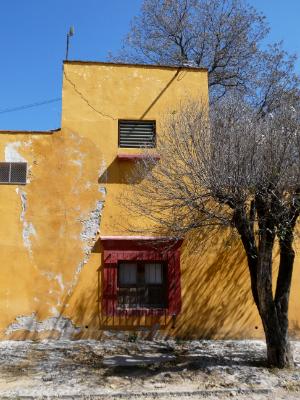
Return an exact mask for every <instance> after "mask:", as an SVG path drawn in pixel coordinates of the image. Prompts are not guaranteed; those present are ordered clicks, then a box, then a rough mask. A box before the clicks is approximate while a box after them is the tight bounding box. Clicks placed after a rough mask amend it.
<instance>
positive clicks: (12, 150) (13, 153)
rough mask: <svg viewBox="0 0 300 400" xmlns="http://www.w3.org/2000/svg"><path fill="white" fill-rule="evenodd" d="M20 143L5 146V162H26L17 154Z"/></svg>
mask: <svg viewBox="0 0 300 400" xmlns="http://www.w3.org/2000/svg"><path fill="white" fill-rule="evenodd" d="M21 144H22V143H21V142H12V143H8V144H7V145H6V146H5V150H4V154H5V161H7V162H27V160H26V159H25V158H24V157H22V156H21V154H20V153H19V152H18V148H19V147H21Z"/></svg>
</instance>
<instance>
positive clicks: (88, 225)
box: [68, 200, 104, 294]
mask: <svg viewBox="0 0 300 400" xmlns="http://www.w3.org/2000/svg"><path fill="white" fill-rule="evenodd" d="M103 205H104V201H102V200H97V202H96V207H95V208H94V209H93V210H92V211H91V212H90V213H89V215H88V218H85V219H84V218H80V219H79V221H80V222H81V224H82V231H81V233H80V240H81V242H82V243H83V245H84V247H83V249H84V257H83V259H82V260H81V261H80V262H79V264H78V265H77V267H76V270H75V273H74V277H73V282H72V284H71V286H70V288H69V290H68V294H70V293H71V291H72V288H73V287H74V285H75V284H76V282H77V279H78V275H79V274H80V272H81V271H82V269H83V267H84V265H85V264H87V262H88V260H89V258H90V255H91V252H92V249H93V246H94V244H95V242H96V237H97V235H98V233H99V228H100V221H101V215H102V209H103Z"/></svg>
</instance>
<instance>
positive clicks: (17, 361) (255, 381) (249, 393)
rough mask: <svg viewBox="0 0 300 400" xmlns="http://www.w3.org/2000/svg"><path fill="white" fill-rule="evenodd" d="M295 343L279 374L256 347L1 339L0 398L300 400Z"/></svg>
mask: <svg viewBox="0 0 300 400" xmlns="http://www.w3.org/2000/svg"><path fill="white" fill-rule="evenodd" d="M131 340H134V338H131ZM292 345H293V348H294V357H295V368H294V369H291V370H278V369H268V368H266V365H265V352H266V349H265V345H264V343H263V342H261V341H207V340H201V341H182V342H178V341H177V342H175V341H173V340H169V341H155V340H154V341H141V340H134V341H130V338H128V340H123V341H121V340H107V341H101V342H98V341H68V340H59V341H42V342H32V341H26V342H25V341H24V342H22V341H4V342H0V399H5V398H7V399H8V398H9V399H18V398H24V399H25V398H27V399H36V398H63V399H72V398H74V399H78V398H80V399H81V398H82V399H85V398H86V399H153V398H155V399H173V398H180V399H181V400H184V399H198V398H199V399H202V398H209V399H227V398H234V399H247V400H251V399H253V400H261V399H278V400H279V399H282V400H283V399H300V342H293V343H292Z"/></svg>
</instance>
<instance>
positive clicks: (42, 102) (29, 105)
mask: <svg viewBox="0 0 300 400" xmlns="http://www.w3.org/2000/svg"><path fill="white" fill-rule="evenodd" d="M58 101H61V97H57V98H56V99H50V100H44V101H39V102H36V103H32V104H25V105H23V106H18V107H13V108H5V109H4V110H0V114H4V113H10V112H14V111H20V110H26V109H27V108H34V107H39V106H43V105H45V104H50V103H56V102H58Z"/></svg>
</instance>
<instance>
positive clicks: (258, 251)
mask: <svg viewBox="0 0 300 400" xmlns="http://www.w3.org/2000/svg"><path fill="white" fill-rule="evenodd" d="M299 122H300V113H299V110H296V109H295V108H294V107H293V106H290V105H289V104H287V103H285V104H284V105H281V106H280V107H279V106H278V107H277V110H276V112H274V113H267V114H265V115H264V117H263V118H258V117H257V111H256V110H254V109H253V108H251V107H250V106H249V104H248V103H243V102H242V100H241V99H240V98H238V99H235V98H231V99H230V101H227V102H225V101H224V102H221V103H219V104H218V105H217V106H215V107H214V108H213V109H212V110H211V112H210V117H209V116H208V112H207V109H205V108H203V107H201V106H199V104H198V105H197V104H190V105H188V106H187V107H185V108H184V109H183V110H182V112H180V113H177V114H173V115H172V116H171V117H170V119H169V121H168V123H167V124H166V127H165V129H164V131H163V132H161V135H160V137H159V142H158V148H157V150H158V152H159V155H160V158H161V159H160V162H159V163H158V164H155V161H154V160H153V159H152V158H151V156H149V158H148V159H146V160H145V161H143V162H142V163H140V164H139V165H138V168H137V169H136V174H138V176H141V174H142V176H144V179H143V180H142V181H141V183H139V184H138V185H134V189H133V196H132V195H131V194H129V195H128V196H127V197H126V207H128V206H129V208H130V210H132V211H133V213H134V214H135V215H137V214H140V215H142V216H143V217H145V216H146V217H147V218H148V220H149V222H150V226H152V228H151V231H152V232H153V231H155V233H158V234H159V235H160V236H161V235H162V236H172V237H177V238H179V237H184V236H185V235H186V234H187V233H188V232H191V233H194V234H195V235H196V234H197V232H199V230H200V231H201V230H202V231H203V229H205V228H207V227H210V226H221V227H224V229H231V230H233V231H234V232H236V234H237V235H238V237H239V238H240V240H241V243H242V245H243V248H244V250H245V253H246V257H247V263H248V267H249V273H250V279H251V288H252V294H253V298H254V301H255V304H256V306H257V309H258V312H259V315H260V317H261V320H262V324H263V327H264V332H265V336H266V343H267V355H268V362H269V364H270V365H272V366H276V367H280V368H282V367H287V366H291V365H292V363H293V358H292V354H291V350H290V345H289V340H288V304H289V293H290V286H291V279H292V271H293V263H294V250H293V240H294V231H295V227H296V221H297V219H298V216H299V212H300V124H299ZM124 204H125V202H124ZM149 229H150V228H149ZM276 240H277V241H278V243H279V248H280V262H279V272H278V277H277V284H276V290H275V294H274V295H273V290H272V271H273V262H272V255H273V251H274V243H275V241H276Z"/></svg>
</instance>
